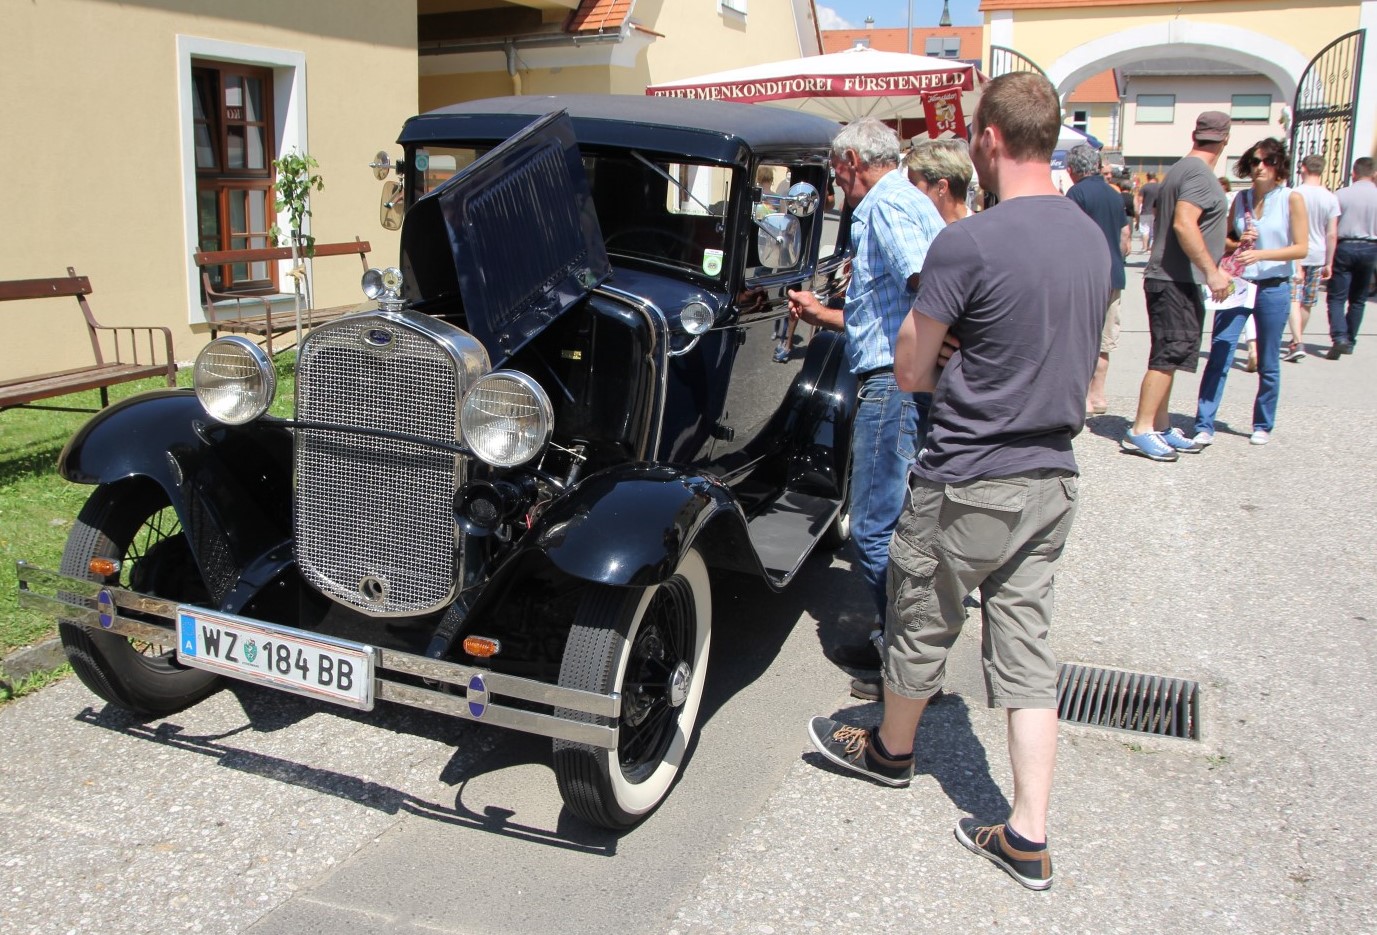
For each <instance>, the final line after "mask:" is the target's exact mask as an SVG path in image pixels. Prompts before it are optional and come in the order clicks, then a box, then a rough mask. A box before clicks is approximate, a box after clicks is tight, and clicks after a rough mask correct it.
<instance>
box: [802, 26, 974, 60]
mask: <svg viewBox="0 0 1377 935" xmlns="http://www.w3.org/2000/svg"><path fill="white" fill-rule="evenodd" d="M907 32H908V30H906V29H824V30H822V50H823V51H824V52H844V51H845V50H847V49H849V48H851V47H852V46H853V45H855V44H856V40H858V39H868V40H870V47H871V48H872V49H876V50H878V51H880V52H907V51H908V36H907V35H906V33H907ZM983 32H984V28H983V27H981V26H933V27H929V28H922V29H917V28H915V29H914V30H913V54H914V55H922V54H924V53H923V49H924V48H926V47H927V40H928V39H929V38H938V37H943V36H958V37H960V39H961V49H960V51H959V52H957V53H956V56H957V58H968V59H976V58H980V52H981V49H980V43H981V40H982V38H983Z"/></svg>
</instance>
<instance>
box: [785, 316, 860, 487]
mask: <svg viewBox="0 0 1377 935" xmlns="http://www.w3.org/2000/svg"><path fill="white" fill-rule="evenodd" d="M791 396H792V408H793V412H792V413H791V415H792V419H791V421H792V422H793V425H792V426H791V429H790V433H789V434H790V437H791V438H792V439H793V444H792V445H791V446H790V450H789V473H788V478H789V479H788V486H789V489H790V490H796V491H798V492H800V493H806V494H810V495H812V496H816V497H829V498H831V499H841V498H843V497H845V496H846V484H847V472H848V470H849V468H850V464H851V423H852V421H853V419H854V418H855V415H856V375H855V374H853V373H852V372H851V367H850V365H849V363H848V362H847V358H846V335H845V334H843V333H842V332H840V331H822V332H819V333H818V334H816V335H814V336H813V339H812V340H811V341H809V342H808V354H807V356H806V357H805V358H804V361H803V369H802V370H801V371H800V372H799V375H798V377H797V378H796V379H795V381H794V384H793V387H792V389H791Z"/></svg>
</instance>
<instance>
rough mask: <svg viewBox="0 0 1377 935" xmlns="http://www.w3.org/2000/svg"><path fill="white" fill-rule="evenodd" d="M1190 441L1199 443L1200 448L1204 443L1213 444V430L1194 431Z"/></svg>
mask: <svg viewBox="0 0 1377 935" xmlns="http://www.w3.org/2000/svg"><path fill="white" fill-rule="evenodd" d="M1191 441H1193V442H1195V443H1196V444H1197V445H1199V446H1200V447H1201V448H1204V447H1205V446H1206V445H1213V444H1214V433H1213V432H1196V433H1195V437H1194V438H1192V439H1191Z"/></svg>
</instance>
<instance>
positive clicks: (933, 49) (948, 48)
mask: <svg viewBox="0 0 1377 935" xmlns="http://www.w3.org/2000/svg"><path fill="white" fill-rule="evenodd" d="M923 54H924V55H928V56H930V57H932V58H956V57H957V56H958V55H960V54H961V37H960V36H928V38H927V39H926V40H924V43H923Z"/></svg>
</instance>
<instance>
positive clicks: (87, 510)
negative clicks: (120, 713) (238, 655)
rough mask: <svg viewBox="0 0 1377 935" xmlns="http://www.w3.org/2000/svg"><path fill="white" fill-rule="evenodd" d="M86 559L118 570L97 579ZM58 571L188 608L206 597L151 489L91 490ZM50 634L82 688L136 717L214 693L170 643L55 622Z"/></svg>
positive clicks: (166, 510) (178, 533) (213, 682)
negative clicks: (110, 563)
mask: <svg viewBox="0 0 1377 935" xmlns="http://www.w3.org/2000/svg"><path fill="white" fill-rule="evenodd" d="M94 559H113V560H114V561H116V562H118V565H119V567H118V570H117V571H116V572H115V573H114V574H110V575H102V574H98V573H96V572H95V571H92V569H91V565H92V561H93V560H94ZM62 572H63V573H64V574H67V575H71V576H72V577H74V578H87V579H90V580H92V581H100V582H103V583H105V584H111V585H115V586H118V587H122V588H128V589H129V590H132V591H138V592H140V593H141V594H150V595H153V596H155V597H162V598H167V599H169V600H175V601H181V602H184V603H188V604H200V603H205V602H206V601H208V600H209V596H210V595H209V592H208V591H207V589H206V585H205V582H204V581H203V580H202V578H201V573H200V570H199V569H198V568H197V566H196V562H195V560H194V558H193V557H192V554H191V548H190V547H189V546H188V544H187V539H186V535H185V534H184V533H183V532H182V527H181V523H180V522H179V521H178V519H177V514H176V513H175V512H174V511H173V509H172V507H171V506H170V505H169V503H168V499H167V495H166V494H164V493H163V491H162V489H161V488H159V487H157V486H155V485H153V484H137V485H120V486H117V487H98V488H96V491H95V492H94V493H93V494H91V497H90V499H88V500H87V501H86V505H85V506H84V507H82V509H81V513H80V514H79V515H78V516H77V520H76V524H75V525H74V526H73V528H72V533H71V535H70V536H68V537H67V548H66V550H65V551H64V552H63V553H62ZM58 632H59V634H60V635H61V637H62V647H63V649H64V650H66V652H67V659H68V660H69V661H70V662H71V664H72V669H73V670H74V671H75V672H76V674H77V677H78V678H80V679H81V681H82V682H84V683H85V684H86V687H87V688H89V689H91V691H93V692H95V693H96V694H97V695H99V696H100V697H101V698H104V699H105V700H106V701H108V702H110V703H111V704H113V705H118V706H119V707H121V708H126V709H128V710H130V711H133V712H135V713H137V714H142V715H151V716H159V715H164V714H170V713H172V712H173V711H178V710H180V709H182V708H185V707H186V706H187V705H191V704H195V703H196V702H197V701H200V700H201V699H202V698H204V697H206V696H207V695H209V694H211V693H212V692H214V691H215V690H216V689H218V688H219V687H220V679H219V678H218V677H217V676H214V675H212V674H211V673H209V672H203V671H201V670H199V669H188V668H186V667H185V666H181V665H178V664H177V662H176V661H175V659H174V652H173V646H172V643H171V639H169V641H168V643H167V644H166V645H161V644H157V643H147V642H144V641H141V640H132V639H129V638H127V637H124V636H120V635H119V634H117V633H97V632H94V631H92V630H88V629H86V628H84V627H81V626H77V625H76V624H72V623H62V624H59V626H58Z"/></svg>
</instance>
